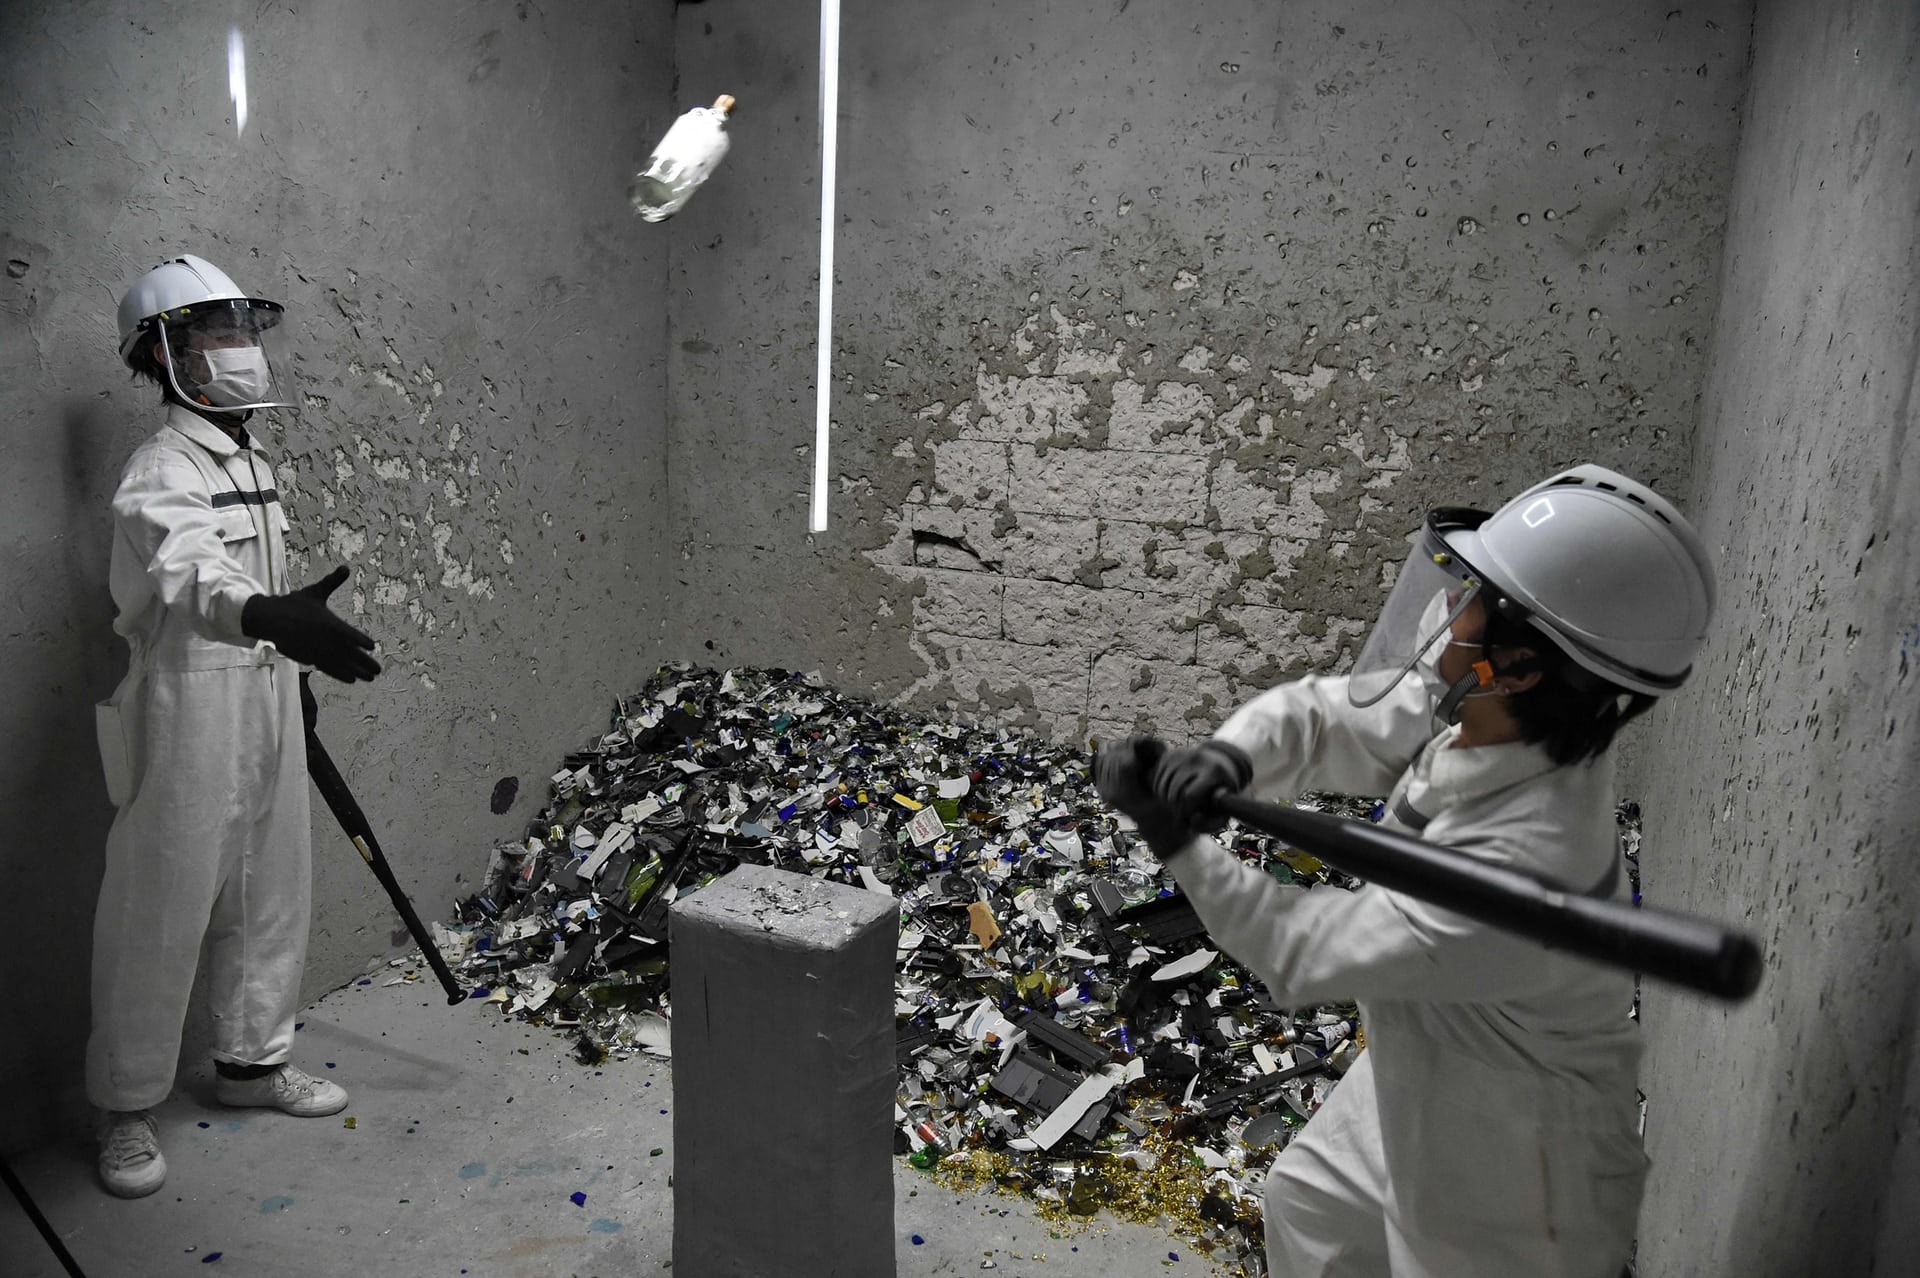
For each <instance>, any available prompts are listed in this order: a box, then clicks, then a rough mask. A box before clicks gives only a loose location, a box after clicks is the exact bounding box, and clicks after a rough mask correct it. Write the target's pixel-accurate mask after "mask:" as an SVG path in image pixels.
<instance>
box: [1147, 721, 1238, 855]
mask: <svg viewBox="0 0 1920 1278" xmlns="http://www.w3.org/2000/svg"><path fill="white" fill-rule="evenodd" d="M1251 780H1253V760H1252V759H1249V758H1248V757H1247V752H1246V751H1244V750H1242V749H1241V748H1240V747H1239V746H1236V745H1228V744H1227V743H1226V742H1224V741H1202V742H1201V743H1200V744H1199V745H1193V746H1184V747H1182V748H1181V749H1178V750H1169V751H1167V752H1166V753H1165V754H1163V755H1161V756H1160V762H1159V763H1157V764H1155V765H1154V768H1153V775H1152V777H1151V778H1150V783H1151V785H1152V786H1153V793H1154V796H1155V797H1156V798H1158V799H1159V800H1160V801H1161V802H1162V803H1164V804H1166V805H1167V806H1168V807H1170V808H1172V809H1173V810H1174V811H1175V812H1177V813H1179V814H1180V817H1181V819H1182V820H1184V821H1186V822H1187V823H1188V824H1189V825H1191V826H1192V827H1193V828H1194V829H1196V830H1200V831H1203V832H1205V833H1207V834H1214V833H1216V832H1218V831H1220V830H1224V829H1226V827H1227V818H1226V816H1225V815H1224V814H1221V813H1218V812H1215V811H1214V809H1213V799H1214V796H1215V795H1217V794H1219V793H1220V791H1222V790H1225V791H1226V792H1227V793H1228V794H1233V793H1235V792H1237V791H1240V790H1244V789H1246V787H1247V782H1249V781H1251Z"/></svg>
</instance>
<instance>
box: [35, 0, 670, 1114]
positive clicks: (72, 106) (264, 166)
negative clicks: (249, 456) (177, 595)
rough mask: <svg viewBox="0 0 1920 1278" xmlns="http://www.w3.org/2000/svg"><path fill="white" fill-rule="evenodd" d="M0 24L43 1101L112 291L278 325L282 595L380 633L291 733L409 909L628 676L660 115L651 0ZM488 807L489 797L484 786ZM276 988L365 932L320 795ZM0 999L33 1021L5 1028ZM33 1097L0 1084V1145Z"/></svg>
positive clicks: (71, 964)
mask: <svg viewBox="0 0 1920 1278" xmlns="http://www.w3.org/2000/svg"><path fill="white" fill-rule="evenodd" d="M249 9H250V16H248V17H247V18H246V20H245V35H246V37H247V38H248V41H249V48H250V58H249V65H248V80H249V85H250V89H251V102H250V107H251V110H250V118H249V121H248V123H247V126H246V130H245V132H244V133H238V132H237V130H236V127H235V121H234V118H233V111H232V108H231V106H230V104H229V99H228V81H227V52H226V41H227V22H228V20H229V11H228V9H227V8H226V7H224V6H207V5H204V4H191V3H185V2H184V0H175V2H169V3H154V2H149V3H141V4H84V5H82V4H68V3H58V4H55V3H30V2H27V0H19V2H17V3H10V4H7V5H5V6H0V84H4V85H5V86H6V90H5V95H6V99H7V110H6V113H5V124H4V126H0V127H4V130H5V132H4V133H3V134H0V166H3V167H4V169H5V171H6V174H7V178H6V181H5V182H4V183H3V184H0V240H4V251H0V258H4V259H5V260H6V262H7V272H6V276H5V278H4V279H0V401H4V402H5V403H6V404H8V405H9V406H10V411H11V414H12V423H11V425H10V427H9V430H8V442H7V447H6V450H5V454H4V462H0V485H3V487H0V493H4V503H5V507H4V508H5V512H6V513H5V517H4V524H3V525H0V527H3V528H4V543H3V544H4V549H3V550H0V581H3V582H4V589H3V590H0V597H4V598H5V600H6V601H7V602H6V612H7V615H8V620H7V623H6V625H5V627H4V630H3V631H0V704H4V706H5V722H6V724H7V729H8V730H7V732H6V735H5V738H4V741H0V787H3V788H0V824H4V826H5V827H6V828H7V829H8V830H10V831H11V832H12V836H11V837H10V838H9V839H8V840H7V841H6V844H5V846H4V848H3V849H0V878H3V879H4V881H5V882H6V884H7V889H8V890H7V898H8V901H9V902H10V907H9V910H8V914H7V920H6V934H7V944H6V947H5V952H6V959H5V975H6V988H7V989H8V990H10V991H11V992H12V993H13V995H14V998H13V1010H12V1011H11V1012H10V1017H11V1018H12V1019H11V1020H10V1024H9V1028H8V1030H7V1032H6V1033H5V1034H0V1089H3V1090H4V1091H5V1094H6V1095H8V1096H9V1097H11V1098H13V1099H14V1100H15V1101H19V1100H20V1099H21V1098H22V1097H27V1096H49V1097H56V1098H58V1099H59V1100H61V1101H62V1102H72V1101H73V1100H74V1099H75V1097H76V1095H77V1083H78V1079H79V1076H80V1067H79V1061H80V1056H81V1048H82V1045H83V1043H84V1040H85V1034H86V1027H87V1019H86V1018H87V972H88V955H89V936H90V933H91V930H92V904H93V897H94V893H95V890H96V888H97V885H98V882H99V874H100V855H101V853H100V849H101V842H102V839H103V837H104V834H105V831H106V828H107V824H108V820H109V815H110V813H109V808H108V806H107V802H106V797H105V793H104V789H103V786H102V783H101V781H100V768H99V763H98V758H97V755H96V753H95V747H94V742H93V733H92V727H91V714H90V705H91V703H92V702H94V701H95V700H97V699H99V698H101V697H104V696H105V695H106V694H107V693H108V692H109V691H110V690H111V689H112V687H113V686H114V684H115V682H116V681H117V680H118V679H119V677H120V674H121V672H122V671H123V670H124V669H125V664H126V654H125V650H124V645H122V644H121V643H120V642H119V641H118V640H117V639H115V638H114V637H113V635H112V633H111V631H110V629H109V624H110V620H111V613H110V604H109V601H108V597H107V592H106V569H107V551H108V545H109V526H108V520H107V513H106V503H107V499H108V497H109V495H110V494H111V492H112V490H113V486H114V484H115V482H116V479H117V476H118V473H119V467H120V465H121V463H122V462H123V461H124V460H125V458H126V455H127V454H128V453H129V452H130V451H131V449H132V448H133V446H134V444H135V443H136V442H137V441H138V440H139V439H141V438H142V437H143V436H144V435H146V434H148V433H150V432H151V431H152V430H153V429H154V428H155V427H156V426H157V425H158V421H159V412H158V410H157V409H156V408H155V399H156V397H155V396H154V394H153V393H152V391H151V390H150V389H149V388H147V387H145V386H144V385H141V386H135V385H132V384H130V383H129V380H128V377H127V373H126V370H125V369H124V368H123V367H121V366H120V365H119V364H118V363H117V361H116V356H115V333H114V321H113V315H114V307H115V304H116V302H117V301H118V299H119V296H120V294H121V293H122V291H123V290H124V289H125V288H126V286H127V285H128V284H129V283H131V282H132V280H134V279H135V278H136V277H137V276H138V275H139V274H140V273H141V272H142V271H144V270H145V269H146V268H147V267H149V266H151V265H152V264H153V263H155V262H156V261H158V260H159V259H160V258H161V257H162V256H163V255H170V254H173V253H177V252H181V251H191V252H195V253H199V254H201V255H203V256H205V257H207V258H210V259H212V260H213V261H214V262H216V263H217V264H220V265H222V266H224V267H225V268H226V269H227V270H228V271H229V272H230V273H231V274H232V275H233V276H235V277H236V279H238V280H239V281H240V283H241V284H242V285H243V286H244V287H246V288H249V289H252V290H255V291H257V292H259V293H261V294H263V295H265V296H267V297H270V298H273V299H276V300H278V301H281V302H284V303H285V304H286V306H287V316H288V318H287V325H288V328H289V329H290V331H291V337H292V348H293V351H294V353H295V357H296V359H297V361H298V362H297V364H296V365H295V367H296V369H297V371H298V380H299V384H300V388H301V391H302V392H303V395H304V396H305V404H304V407H303V409H302V410H301V411H300V413H299V414H298V415H297V416H295V417H289V418H286V419H285V420H284V423H280V422H276V423H273V424H270V425H269V426H268V428H267V432H266V433H267V436H268V437H269V438H270V440H271V441H272V443H273V444H274V445H275V446H276V447H277V448H278V449H279V450H280V451H279V453H278V461H277V465H278V467H279V473H280V483H281V488H282V491H283V492H284V493H285V494H286V498H287V503H288V507H289V511H290V514H291V515H292V518H293V520H294V524H295V531H294V533H293V534H292V537H291V539H290V544H291V547H292V549H293V551H294V558H295V560H296V562H297V564H298V566H299V570H300V572H301V573H302V574H303V575H304V576H317V575H319V574H320V573H321V572H323V571H325V569H326V568H327V567H328V566H330V565H331V564H333V563H335V562H340V561H345V562H348V563H351V564H352V565H353V566H354V568H355V576H354V579H353V581H352V582H351V583H350V586H351V589H350V590H343V591H341V593H340V594H339V595H337V596H336V597H335V602H336V606H337V607H340V608H341V609H342V610H343V611H344V612H346V613H347V614H348V615H349V616H350V617H352V618H353V619H354V620H355V621H356V622H357V623H358V624H360V625H361V626H363V627H364V628H366V629H367V630H368V631H370V632H372V633H373V634H375V635H376V636H378V637H379V638H380V639H381V640H382V642H383V643H384V645H385V660H386V664H387V673H386V674H385V675H384V676H383V677H382V678H381V679H380V680H379V681H378V682H377V683H374V684H372V685H360V686H356V687H353V688H346V687H343V686H341V685H338V684H332V683H331V682H330V681H327V680H324V679H322V680H318V681H317V682H318V683H320V684H322V685H325V686H323V687H322V689H321V698H322V701H323V703H324V704H323V711H322V713H323V724H322V731H323V734H324V735H325V737H326V738H327V740H328V742H329V745H330V747H331V749H332V752H333V754H334V755H335V757H336V759H337V760H338V761H339V763H340V764H341V767H342V769H343V770H344V771H345V772H346V773H347V775H348V777H349V779H350V781H351V783H352V784H353V786H354V787H355V789H356V791H357V793H358V795H359V798H360V801H361V804H362V806H363V807H364V808H365V809H366V811H367V813H368V814H369V816H370V817H371V818H372V819H373V821H374V823H375V825H376V826H377V828H378V829H379V830H380V831H381V834H382V841H383V844H384V845H385V847H386V849H387V851H388V853H389V855H390V856H391V858H392V859H393V861H394V862H395V864H396V867H397V868H398V869H399V872H400V877H401V878H402V880H403V881H404V882H405V883H406V884H407V885H408V886H409V887H410V888H411V889H412V891H413V893H414V895H415V898H416V900H417V901H418V902H419V903H420V907H421V912H422V913H423V914H426V915H427V916H428V917H435V916H442V917H444V915H445V913H446V909H447V903H448V902H449V901H450V900H451V898H452V897H453V895H454V894H455V893H456V892H458V891H460V890H461V889H462V886H463V880H464V884H465V886H466V890H471V884H472V883H473V881H474V880H475V879H476V878H477V877H478V876H479V875H480V874H481V873H482V872H483V871H484V868H485V865H486V857H487V849H488V848H489V847H490V846H491V844H492V843H493V842H494V841H495V840H497V839H500V838H505V837H513V836H516V835H518V834H520V833H521V832H522V831H523V829H524V823H525V820H526V818H527V817H528V816H529V815H530V814H531V813H532V812H534V811H535V810H537V808H538V806H539V805H540V803H541V802H542V801H543V800H544V798H545V796H546V792H547V783H546V777H547V775H548V774H549V773H550V772H551V771H552V768H553V765H554V763H555V762H556V760H557V759H558V758H559V757H560V756H561V754H562V753H563V752H564V751H565V750H566V749H568V748H570V747H571V746H573V745H575V744H577V743H578V742H579V741H581V740H582V739H584V738H585V737H587V736H588V735H590V734H591V733H593V732H594V731H597V730H598V729H599V728H600V727H601V726H602V725H604V723H605V722H606V714H607V712H608V707H609V705H610V703H611V700H612V698H613V696H614V695H616V694H618V693H621V692H624V691H628V690H631V689H632V688H634V687H636V686H638V684H639V682H640V680H641V679H642V678H644V676H645V674H646V673H647V672H648V671H649V670H650V669H651V668H652V666H653V665H654V664H655V662H656V661H657V660H658V657H659V646H658V640H657V636H658V634H659V616H660V614H661V612H662V611H663V610H664V604H663V601H662V589H663V586H664V580H663V578H662V576H661V572H660V568H659V565H658V561H657V558H656V556H657V552H658V548H659V546H660V544H661V539H662V533H663V529H664V507H665V502H664V496H663V492H664V482H665V452H664V445H665V433H664V424H663V419H664V416H665V382H664V376H665V368H664V364H663V360H662V353H663V349H662V344H663V341H664V332H665V315H664V307H663V305H662V302H661V290H662V287H663V286H664V283H665V271H666V265H667V263H666V256H665V248H664V245H665V239H664V238H663V236H662V235H661V234H660V233H659V231H660V229H661V228H652V227H643V226H642V225H640V224H639V223H637V222H636V221H635V219H634V218H633V215H632V213H631V212H630V210H629V208H628V206H627V204H626V200H625V187H626V181H627V178H628V176H629V174H630V173H631V172H632V170H633V168H634V167H635V165H636V163H637V161H638V160H640V159H641V158H643V157H644V156H645V155H646V153H647V151H648V149H649V148H650V147H651V146H652V144H653V142H654V141H655V140H656V139H657V138H658V136H659V134H660V133H661V131H662V130H663V129H664V128H665V126H666V124H667V122H668V120H669V118H670V111H671V102H672V93H671V47H670V40H671V13H670V8H669V6H667V5H666V4H663V3H662V4H633V5H628V4H618V3H613V2H612V0H605V2H602V3H593V4H582V5H568V6H565V7H564V8H563V9H556V8H555V7H554V6H551V5H545V6H542V5H534V4H528V3H513V2H512V0H426V2H423V3H408V4H406V5H404V6H395V5H389V4H383V3H363V2H359V0H354V2H343V3H335V4H321V5H301V6H297V8H293V7H289V6H284V5H277V4H269V5H259V6H250V7H249ZM503 777H517V778H519V781H520V788H519V794H518V799H517V801H516V802H515V803H514V804H513V805H512V806H511V807H510V808H508V809H507V810H506V811H505V812H503V813H498V814H496V813H494V812H493V811H491V810H490V803H491V800H492V797H493V793H494V788H495V783H496V781H497V780H499V779H500V778H503ZM315 853H316V855H315V902H316V908H315V919H314V929H313V941H312V959H311V962H310V966H309V969H308V989H309V992H315V991H318V990H320V989H323V988H325V987H327V986H329V985H332V984H336V983H338V982H339V981H341V980H342V979H344V978H345V977H347V976H349V975H351V974H352V973H354V972H355V971H357V970H358V969H359V968H360V966H361V965H362V964H363V963H365V962H366V960H367V959H368V958H369V957H370V956H373V955H377V954H380V953H383V952H385V950H386V949H387V947H388V945H389V942H390V939H391V932H392V928H393V927H394V926H395V925H396V920H395V919H394V916H393V914H392V912H391V910H390V909H389V908H388V907H387V906H386V903H385V897H384V896H383V895H382V894H381V892H380V890H379V887H378V885H377V884H375V882H374V881H373V878H372V876H371V875H369V874H368V873H367V872H366V870H365V868H364V867H363V866H362V865H361V864H360V863H359V859H358V857H357V856H355V855H354V854H353V852H352V851H351V849H350V848H348V847H347V846H346V845H345V844H344V843H343V842H342V841H341V838H340V835H339V833H338V831H337V829H336V828H335V827H334V826H333V825H332V823H331V817H330V816H328V815H327V814H326V812H325V809H324V808H323V807H322V806H321V804H320V803H319V802H318V800H317V799H316V801H315ZM29 1009H30V1010H29ZM49 1112H50V1111H47V1110H43V1109H41V1108H40V1107H38V1106H35V1105H31V1104H24V1103H9V1104H8V1105H7V1106H5V1107H4V1111H3V1113H4V1117H0V1144H13V1143H16V1142H17V1141H18V1140H19V1139H20V1138H21V1134H22V1132H23V1131H24V1130H26V1129H28V1128H30V1127H31V1126H32V1125H33V1124H35V1123H37V1122H39V1121H41V1120H42V1119H44V1118H45V1117H46V1116H47V1115H48V1113H49Z"/></svg>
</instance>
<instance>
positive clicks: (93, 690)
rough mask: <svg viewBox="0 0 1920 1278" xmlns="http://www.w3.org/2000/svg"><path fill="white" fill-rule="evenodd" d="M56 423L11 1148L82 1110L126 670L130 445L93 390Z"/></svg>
mask: <svg viewBox="0 0 1920 1278" xmlns="http://www.w3.org/2000/svg"><path fill="white" fill-rule="evenodd" d="M54 418H55V421H56V422H57V429H58V430H59V431H60V432H61V433H62V436H63V437H62V439H61V441H60V445H59V446H58V451H57V452H54V451H50V452H49V454H48V456H49V458H50V459H51V458H56V457H57V459H58V467H57V469H58V473H57V474H52V475H47V476H44V479H45V482H46V488H45V489H44V490H43V491H44V492H45V495H46V498H47V499H48V504H49V505H55V506H57V508H58V509H59V511H60V515H59V516H58V517H57V518H56V519H53V520H49V521H47V522H46V523H45V524H43V526H45V527H50V528H52V529H54V530H55V532H54V536H55V537H56V538H57V539H58V542H59V547H58V549H56V548H54V547H51V546H49V547H45V548H44V549H43V552H42V554H41V555H39V556H35V558H36V559H37V561H38V563H39V566H40V576H41V578H42V579H41V580H40V581H38V582H31V581H30V582H28V583H25V584H26V586H27V588H29V589H37V590H38V591H39V592H40V597H39V599H38V600H35V601H32V602H30V603H27V604H25V606H24V608H23V611H24V612H25V613H26V614H27V615H29V616H31V617H32V618H33V620H34V624H35V628H36V629H37V630H38V632H39V635H40V645H42V652H41V653H40V654H39V657H38V660H37V661H36V664H37V665H38V666H39V669H38V670H37V671H36V672H35V683H34V684H33V686H32V688H31V691H29V692H28V693H27V695H25V696H23V697H21V698H20V703H19V704H18V705H17V706H16V707H15V710H14V713H13V715H12V716H11V722H10V723H9V725H8V727H9V730H10V732H11V733H12V735H13V738H14V740H13V746H12V750H13V754H14V757H15V758H16V759H17V760H18V761H19V763H20V765H21V766H19V767H18V768H15V769H12V770H10V773H9V775H7V776H6V777H5V778H4V782H0V784H4V786H5V791H4V792H0V811H4V812H8V813H12V814H15V815H16V817H18V818H24V819H25V820H24V821H23V824H22V827H21V828H20V831H19V832H20V834H22V835H24V836H25V837H24V840H23V842H24V844H25V846H23V847H16V848H15V849H14V851H13V853H12V855H11V856H10V857H9V858H8V866H7V880H8V882H7V895H8V897H9V899H10V900H11V901H13V902H14V903H15V904H14V907H13V911H12V915H13V925H14V926H13V927H11V928H10V929H9V931H10V933H11V934H12V935H11V936H10V938H9V939H10V941H11V943H12V944H11V945H10V948H13V952H14V953H15V954H16V955H18V956H19V959H20V968H19V971H20V973H21V976H22V978H23V979H24V980H26V981H29V982H31V983H32V987H33V988H34V997H33V998H32V1000H31V1002H32V1004H33V1005H34V1006H36V1007H38V1008H41V1009H44V1010H42V1011H40V1012H39V1013H37V1015H36V1017H35V1019H34V1020H33V1021H31V1022H28V1023H27V1026H26V1027H25V1029H24V1032H22V1033H20V1034H18V1035H17V1036H15V1035H9V1036H8V1039H9V1042H10V1043H11V1044H12V1046H11V1047H10V1048H9V1049H8V1050H9V1052H10V1053H11V1052H18V1053H21V1055H22V1056H23V1058H24V1062H23V1064H29V1065H31V1067H32V1068H34V1069H35V1070H36V1075H37V1076H30V1077H29V1078H28V1080H27V1081H28V1082H29V1085H30V1089H31V1090H30V1092H29V1095H30V1096H33V1097H34V1098H35V1099H37V1100H38V1101H39V1102H40V1103H38V1104H33V1103H27V1104H20V1105H9V1106H7V1107H6V1117H5V1119H4V1120H0V1146H3V1147H5V1148H8V1149H14V1148H19V1147H21V1146H22V1145H24V1144H27V1143H29V1142H31V1141H34V1140H37V1139H44V1138H45V1137H46V1136H47V1135H50V1134H52V1133H53V1132H54V1131H56V1130H66V1129H69V1128H71V1127H72V1126H73V1125H74V1124H76V1123H78V1122H80V1121H81V1120H82V1119H83V1118H84V1116H85V1105H86V1097H85V1092H84V1088H83V1081H84V1075H85V1069H84V1057H85V1050H86V1040H87V1028H88V1017H89V1002H90V1000H89V997H88V975H89V972H90V969H91V967H92V938H93V906H94V899H95V897H96V896H97V894H98V891H99V886H100V872H101V853H102V848H103V846H104V844H105V842H106V837H107V829H108V827H109V825H110V824H111V823H112V820H113V808H112V806H111V805H110V804H109V803H108V802H107V793H106V785H105V782H104V781H103V780H102V778H101V773H100V762H99V758H100V756H99V749H98V746H97V744H96V742H95V739H94V730H93V710H92V708H93V704H94V703H95V702H96V701H101V700H104V699H105V698H106V697H107V696H108V695H110V694H111V693H112V691H113V688H114V686H115V684H117V683H118V682H119V680H120V676H121V675H122V673H124V671H125V669H126V645H125V644H124V643H123V642H122V641H121V640H120V638H119V637H118V636H117V635H115V634H114V633H113V603H112V598H111V596H110V595H109V593H108V588H107V561H108V555H109V551H110V549H111V547H112V540H113V536H112V524H111V519H110V516H109V513H108V508H107V504H108V502H109V500H110V499H111V496H112V491H113V487H114V485H115V484H116V483H117V480H118V475H119V470H120V465H121V463H122V461H123V460H124V458H125V455H126V453H127V451H128V449H127V447H126V445H127V443H128V441H127V439H126V435H127V431H126V427H125V425H124V424H123V423H121V422H119V421H117V420H115V418H114V416H113V415H112V414H110V413H109V412H108V411H107V409H106V407H105V405H104V404H103V403H102V401H100V400H98V399H93V398H89V397H80V396H73V397H69V398H68V399H67V400H66V401H65V402H64V403H62V404H61V405H60V406H59V408H58V409H57V411H56V413H55V414H54ZM49 513H51V512H49ZM56 576H57V577H58V578H59V580H48V579H47V578H49V577H56ZM8 1072H9V1073H12V1072H13V1067H9V1070H8Z"/></svg>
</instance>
